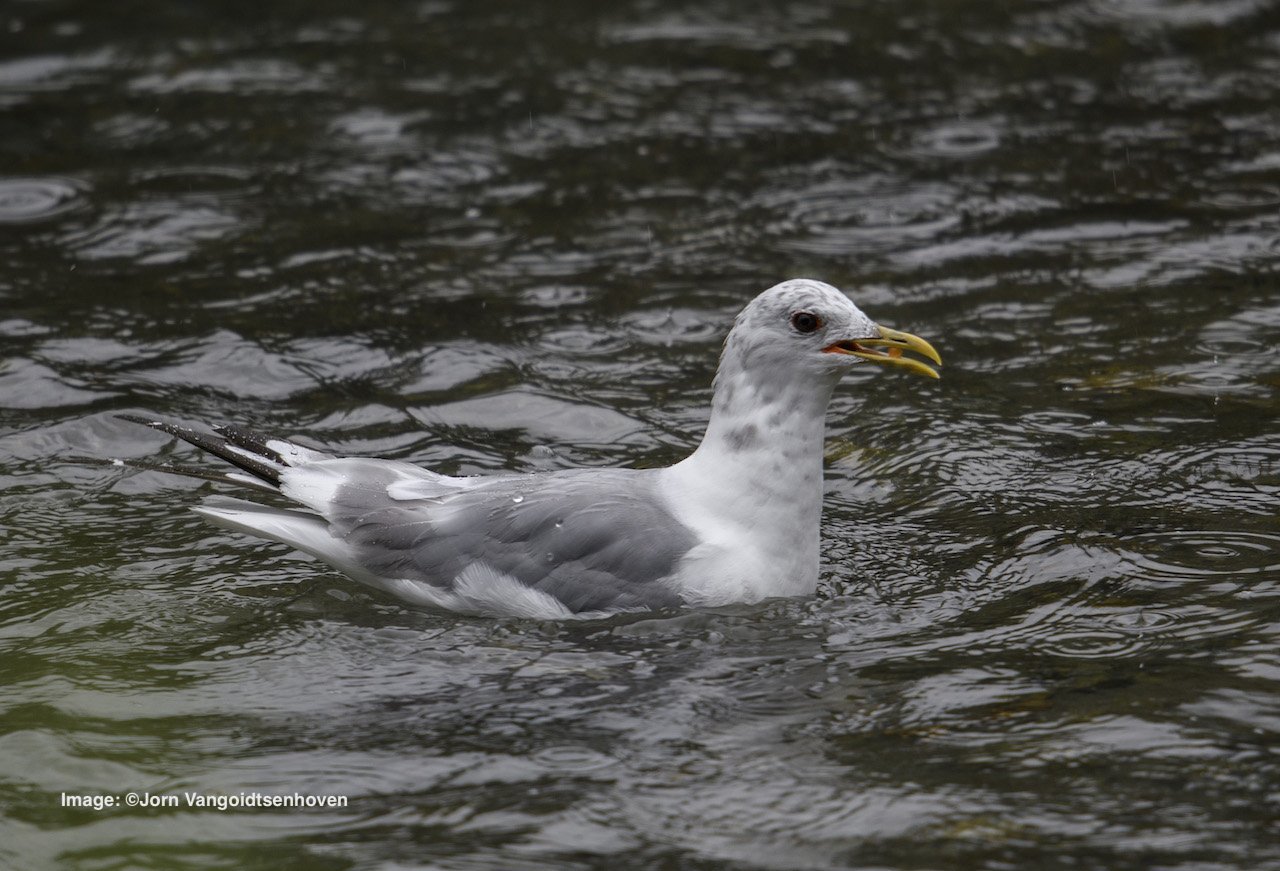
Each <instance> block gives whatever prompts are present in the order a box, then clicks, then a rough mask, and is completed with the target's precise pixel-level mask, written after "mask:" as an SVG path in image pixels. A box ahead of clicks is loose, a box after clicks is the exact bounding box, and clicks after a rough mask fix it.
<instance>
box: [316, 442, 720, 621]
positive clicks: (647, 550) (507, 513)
mask: <svg viewBox="0 0 1280 871" xmlns="http://www.w3.org/2000/svg"><path fill="white" fill-rule="evenodd" d="M373 471H374V470H373V469H368V470H365V473H364V474H362V475H361V476H360V478H359V481H358V483H357V482H355V480H354V479H349V483H346V484H344V485H343V486H341V487H339V488H338V489H337V491H336V492H335V493H334V494H333V497H332V500H331V502H330V504H329V506H328V510H327V511H326V515H327V516H328V519H329V521H330V523H331V530H332V532H333V533H334V534H336V535H338V536H340V537H341V538H343V539H344V540H345V541H346V542H347V544H348V545H349V546H350V547H351V548H352V552H353V554H354V555H355V557H356V558H357V559H358V561H359V562H360V564H361V565H362V566H363V567H364V568H366V569H367V570H368V571H370V572H372V573H374V574H375V575H378V576H381V577H385V578H404V579H411V580H417V581H422V582H426V583H428V584H431V585H432V586H435V587H438V588H441V589H444V590H450V589H452V587H453V586H454V585H455V584H456V582H457V580H458V578H459V577H460V576H462V575H463V573H464V572H465V571H467V570H468V569H474V568H475V567H476V566H483V567H484V568H485V569H486V570H491V571H493V572H497V573H500V574H502V575H505V576H508V577H510V578H513V579H515V580H516V581H518V582H519V583H520V584H523V585H525V586H527V587H529V588H531V589H534V590H538V591H540V592H542V593H545V594H547V595H549V596H552V597H554V598H555V599H556V600H558V601H559V602H561V603H563V605H564V606H565V607H566V608H567V609H569V610H570V611H573V612H575V613H577V612H584V611H616V610H624V609H637V608H662V607H670V606H677V605H679V604H680V599H679V598H678V597H677V596H676V594H675V593H674V592H672V590H671V589H670V588H669V587H668V586H667V585H666V584H664V583H662V581H663V579H664V578H667V577H669V576H670V575H671V574H672V573H673V572H674V571H675V568H676V565H677V563H679V561H680V558H681V557H682V556H684V555H685V553H687V552H688V551H689V550H690V549H691V548H692V547H693V546H694V544H695V543H696V542H695V540H694V538H693V535H692V534H691V533H690V531H689V530H688V528H686V527H685V526H684V525H683V524H681V523H680V522H679V521H678V520H676V518H675V517H673V516H672V515H671V513H670V512H669V511H668V510H667V509H666V507H665V505H664V503H663V501H662V500H661V499H660V498H659V496H658V494H657V492H656V490H655V483H656V481H655V475H656V473H655V472H653V471H649V470H635V469H608V470H606V469H583V470H576V471H568V472H550V473H541V474H533V475H522V476H501V477H494V478H484V479H478V480H477V481H476V483H474V484H472V483H470V480H471V479H467V481H468V485H467V486H466V487H462V488H459V487H457V486H439V485H432V484H431V482H429V481H423V482H421V483H420V484H415V485H414V486H413V487H411V488H409V492H407V493H406V492H405V490H404V488H402V489H400V490H399V491H397V489H396V487H395V486H393V485H395V484H396V482H397V480H402V479H401V478H400V476H399V475H398V474H396V472H395V470H394V469H391V468H389V467H385V466H384V467H383V469H382V470H381V471H382V474H377V473H374V474H370V472H373ZM455 480H456V479H455ZM389 489H390V492H389ZM391 493H396V494H397V495H395V496H393V495H391Z"/></svg>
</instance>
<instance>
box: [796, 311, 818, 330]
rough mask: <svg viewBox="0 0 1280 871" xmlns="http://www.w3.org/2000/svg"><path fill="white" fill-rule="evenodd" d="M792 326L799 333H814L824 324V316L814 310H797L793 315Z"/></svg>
mask: <svg viewBox="0 0 1280 871" xmlns="http://www.w3.org/2000/svg"><path fill="white" fill-rule="evenodd" d="M791 326H793V327H795V328H796V332H798V333H812V332H814V331H816V330H817V329H818V327H820V326H822V318H820V317H818V316H817V315H815V314H814V313H813V312H796V313H795V314H793V315H792V316H791Z"/></svg>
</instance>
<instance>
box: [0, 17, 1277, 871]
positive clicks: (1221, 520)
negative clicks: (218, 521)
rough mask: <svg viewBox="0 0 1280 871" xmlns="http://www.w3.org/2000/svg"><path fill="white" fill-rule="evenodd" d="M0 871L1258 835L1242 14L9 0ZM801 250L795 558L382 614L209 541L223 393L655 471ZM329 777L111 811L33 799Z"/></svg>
mask: <svg viewBox="0 0 1280 871" xmlns="http://www.w3.org/2000/svg"><path fill="white" fill-rule="evenodd" d="M0 255H2V257H3V260H2V261H0V262H2V263H3V268H2V269H0V867H5V868H16V869H27V868H32V869H42V868H68V869H76V871H91V869H92V871H99V869H126V868H128V869H132V868H164V869H168V868H227V869H257V868H262V869H266V868H272V869H274V868H286V867H289V868H292V867H297V868H319V869H345V868H359V869H402V868H433V869H434V868H448V869H532V868H546V869H565V868H602V867H609V868H613V869H622V868H626V869H633V868H634V869H651V868H672V869H674V868H682V869H684V868H688V869H718V868H743V869H747V868H779V869H792V868H893V869H925V868H929V869H932V868H983V869H1004V868H1099V869H1102V868H1106V869H1114V868H1168V869H1174V868H1177V869H1191V868H1196V869H1200V868H1213V869H1257V868H1263V867H1268V866H1270V867H1280V827H1278V824H1277V819H1278V818H1280V654H1278V652H1277V641H1278V640H1280V523H1278V520H1277V517H1278V513H1280V512H1278V510H1277V506H1278V505H1280V425H1278V423H1277V416H1278V411H1280V400H1278V399H1277V388H1280V352H1278V351H1277V344H1278V342H1280V276H1278V272H1280V270H1278V269H1277V263H1278V262H1280V7H1277V5H1276V4H1274V3H1267V2H1262V0H1222V2H1211V0H1202V2H1180V0H1094V2H1083V0H1079V2H1026V3H1007V4H995V3H987V2H944V0H935V2H888V0H883V2H849V3H820V2H793V3H785V4H733V3H727V2H711V3H688V4H680V3H675V2H666V0H634V2H624V3H619V4H596V3H584V2H564V3H556V4H551V3H519V4H518V3H492V2H422V3H416V4H415V3H391V2H385V0H368V2H364V3H360V4H352V3H347V2H342V3H338V2H330V0H317V2H310V3H286V2H279V0H260V2H256V3H245V2H219V3H214V2H208V3H197V2H167V3H160V2H155V3H144V2H124V3H113V4H108V3H91V2H85V0H47V2H16V0H15V2H10V3H7V4H4V5H3V6H0ZM793 275H807V276H813V277H818V278H822V279H825V280H827V281H830V282H832V283H835V284H837V285H839V286H841V287H843V288H845V289H846V290H848V291H849V292H850V293H851V294H852V295H853V296H854V298H855V299H856V300H857V301H858V302H859V303H860V304H861V305H862V306H863V307H864V308H865V309H866V310H867V311H868V312H870V313H871V314H872V315H873V316H874V317H876V318H877V319H879V320H881V321H882V322H884V323H887V324H890V325H894V326H898V327H901V328H904V329H909V330H911V331H913V332H917V333H920V334H921V335H924V336H927V337H928V338H930V339H931V340H933V341H934V342H935V344H936V345H937V346H938V348H939V349H940V350H941V352H942V354H943V356H944V359H945V361H946V364H947V365H946V367H945V370H944V379H943V380H942V381H941V382H938V383H926V382H925V381H924V380H923V379H914V378H909V377H904V376H895V375H894V374H893V373H890V372H877V373H865V374H860V375H859V376H858V377H850V378H849V379H848V380H847V382H846V384H845V385H844V387H843V388H842V389H841V390H840V392H839V393H838V396H837V398H836V401H835V403H834V405H833V408H832V414H831V418H830V427H829V441H830V448H831V451H830V453H831V460H830V464H829V468H828V500H827V513H826V518H825V523H824V538H825V554H824V560H825V561H824V573H823V577H824V581H823V589H822V590H821V592H820V595H819V596H818V597H816V598H814V599H812V600H796V601H778V602H771V603H766V604H764V605H761V606H757V607H744V608H738V609H730V610H728V611H720V612H711V613H697V612H691V613H686V614H680V615H662V616H659V617H653V618H650V619H635V618H629V619H625V620H623V619H620V620H617V621H611V622H609V621H607V622H601V623H590V624H578V625H555V624H535V623H529V622H520V621H488V620H478V619H472V618H465V617H457V616H450V615H441V614H434V613H424V612H418V611H413V610H410V609H407V608H405V607H402V606H400V605H397V604H396V603H394V602H391V601H388V600H384V599H381V598H377V597H375V596H372V595H369V594H367V593H365V592H364V591H363V590H361V589H360V588H358V587H357V586H355V585H354V584H353V583H351V582H349V581H347V580H345V579H343V578H342V577H340V576H337V575H335V574H334V573H332V572H330V571H327V570H324V569H323V568H320V567H318V566H317V565H316V564H315V563H312V562H308V561H304V560H301V559H299V558H298V557H296V556H295V555H291V554H288V553H286V552H284V551H283V550H282V549H281V548H279V547H276V546H273V545H269V544H263V543H257V542H253V541H250V540H248V539H245V538H242V537H238V536H235V535H232V534H230V533H224V532H221V531H218V530H215V529H213V528H211V527H208V526H206V525H203V524H201V523H200V522H199V521H198V519H197V518H195V517H194V516H193V515H191V514H190V513H188V512H187V511H186V510H185V509H186V508H188V507H189V506H191V505H193V504H196V502H198V500H199V497H200V496H201V494H202V493H204V492H208V490H209V487H208V485H202V484H200V483H199V482H194V481H187V480H182V479H174V478H171V477H167V476H163V475H159V474H154V473H141V474H129V473H127V472H125V471H124V470H122V469H118V468H111V467H104V466H93V465H85V464H82V463H79V462H77V460H78V459H80V458H86V457H89V458H93V457H96V458H104V457H123V458H126V459H141V458H146V457H151V456H152V455H154V454H157V453H159V454H160V455H161V456H165V457H167V456H173V457H175V458H179V459H182V460H184V461H186V460H189V459H190V454H189V452H187V451H185V450H183V449H181V448H178V447H177V446H175V445H173V444H171V443H170V442H168V441H166V440H164V439H161V438H160V437H158V436H157V435H156V434H153V433H148V432H146V431H144V430H141V429H139V428H137V427H133V426H131V425H128V424H124V423H121V422H119V421H117V420H115V419H114V418H113V414H115V413H117V412H123V411H133V412H143V411H145V412H152V413H157V414H165V415H170V416H174V417H177V418H180V419H186V420H211V421H234V422H239V423H243V424H247V425H250V426H253V427H254V428H257V429H261V430H265V431H269V432H278V433H280V434H284V435H289V436H294V437H297V438H299V439H301V440H303V441H306V442H310V443H315V444H321V445H325V446H329V447H332V448H334V449H337V450H339V451H343V452H348V453H355V454H369V455H380V456H388V457H396V458H402V459H408V460H413V461H417V462H421V463H425V464H428V465H431V466H433V467H435V468H438V469H440V470H443V471H447V472H453V473H467V474H470V473H477V472H484V471H491V470H498V469H524V470H528V469H539V468H553V467H559V466H571V465H626V464H639V465H660V464H666V463H669V462H672V461H674V460H676V459H679V458H680V457H681V456H683V454H684V453H685V452H687V451H688V450H689V449H690V448H691V447H692V446H693V445H694V444H695V442H696V440H697V438H698V437H699V436H700V434H701V425H702V424H703V422H704V420H705V418H704V415H705V413H706V407H707V402H708V398H709V385H710V378H711V374H712V372H713V368H714V364H715V357H716V353H717V350H718V343H719V341H720V340H721V338H722V337H723V334H724V332H725V330H726V327H727V324H728V321H729V318H730V317H731V316H732V315H733V314H734V313H735V312H736V311H737V310H738V308H739V307H740V306H741V305H742V304H744V303H745V302H746V300H748V299H749V298H750V297H751V296H753V295H754V294H755V293H756V292H757V291H759V290H762V289H763V288H765V287H767V286H769V285H771V284H773V283H774V282H776V281H778V280H780V279H782V278H785V277H789V276H793ZM184 790H185V791H197V792H201V793H204V794H210V795H213V794H217V793H226V794H236V793H239V792H253V791H257V792H264V793H293V792H300V793H306V794H314V795H321V794H341V795H345V796H348V797H349V804H348V806H347V807H345V808H341V809H322V810H244V809H240V810H236V809H232V810H228V811H225V812H223V811H218V810H200V809H189V808H185V807H183V808H153V809H136V808H135V809H130V808H114V809H107V810H102V811H96V810H91V809H78V808H67V807H63V806H62V802H61V798H60V797H61V795H62V794H63V793H73V794H110V795H116V796H123V795H124V794H125V793H126V792H129V791H135V792H151V793H153V794H180V793H181V792H182V791H184Z"/></svg>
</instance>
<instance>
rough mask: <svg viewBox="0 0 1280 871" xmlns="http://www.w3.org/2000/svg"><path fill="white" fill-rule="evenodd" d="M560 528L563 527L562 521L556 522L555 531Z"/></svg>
mask: <svg viewBox="0 0 1280 871" xmlns="http://www.w3.org/2000/svg"><path fill="white" fill-rule="evenodd" d="M562 526H564V521H563V520H557V521H556V529H559V528H560V527H562Z"/></svg>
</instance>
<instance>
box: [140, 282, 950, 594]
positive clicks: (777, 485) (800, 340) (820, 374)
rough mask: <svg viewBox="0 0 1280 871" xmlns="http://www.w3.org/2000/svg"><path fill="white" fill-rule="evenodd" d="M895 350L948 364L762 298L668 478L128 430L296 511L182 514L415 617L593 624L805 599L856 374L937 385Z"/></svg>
mask: <svg viewBox="0 0 1280 871" xmlns="http://www.w3.org/2000/svg"><path fill="white" fill-rule="evenodd" d="M904 351H910V352H913V353H915V354H918V355H920V356H922V357H924V358H926V359H928V360H930V361H932V362H933V363H935V364H938V365H941V362H942V360H941V358H940V357H939V356H938V352H937V351H935V350H934V349H933V347H932V346H931V345H930V344H929V343H928V342H926V341H925V340H924V339H922V338H920V337H918V336H914V335H911V334H910V333H904V332H900V331H898V330H893V329H889V328H888V327H883V326H880V325H878V324H876V323H875V322H874V321H872V320H871V319H870V318H869V317H867V315H865V314H863V312H862V311H861V310H860V309H859V308H858V307H857V306H856V305H854V303H853V302H852V301H851V300H850V299H849V297H848V296H846V295H845V294H844V293H842V292H841V291H839V290H837V289H836V288H835V287H832V286H831V285H829V284H825V283H823V282H820V281H814V280H811V279H792V280H789V281H784V282H782V283H781V284H778V285H775V286H774V287H771V288H770V289H768V290H766V291H764V292H763V293H761V294H760V295H759V296H757V297H756V298H755V299H754V300H752V301H751V302H750V303H749V304H748V305H747V307H746V308H745V309H743V310H742V312H741V314H739V315H738V317H737V319H736V320H735V321H734V324H733V328H732V329H731V330H730V331H729V335H728V337H727V338H726V339H725V342H724V348H723V351H722V353H721V357H720V366H719V369H718V371H717V372H716V376H715V380H714V382H713V387H712V400H711V416H710V420H709V422H708V424H707V429H706V433H705V435H704V436H703V438H702V442H701V443H700V444H699V445H698V447H697V449H696V450H694V452H693V453H692V454H690V455H689V456H688V457H687V458H685V459H684V460H682V461H680V462H678V463H676V464H675V465H673V466H669V467H667V468H661V469H571V470H561V471H554V472H535V473H530V474H498V475H480V476H474V477H453V476H449V475H441V474H438V473H436V472H432V471H430V470H428V469H424V468H422V467H420V466H416V465H413V464H411V463H406V462H401V461H397V460H381V459H370V458H361V457H340V456H335V455H333V454H329V453H325V452H322V451H318V450H313V449H311V448H307V447H303V446H302V445H298V444H295V443H294V442H291V441H287V440H285V439H278V438H269V437H264V436H260V435H257V434H255V433H252V432H249V431H248V430H245V429H242V428H239V427H235V426H216V427H213V430H214V433H213V434H210V433H206V432H202V431H199V430H194V429H190V428H187V427H183V426H178V425H176V424H173V423H169V422H166V421H162V420H153V419H150V418H144V417H138V416H134V415H122V417H124V418H125V419H127V420H130V421H132V422H134V423H140V424H143V425H145V426H149V427H152V428H154V429H157V430H161V431H163V432H165V433H167V434H169V435H171V436H175V437H177V438H180V439H183V440H185V441H187V442H190V443H191V444H193V445H195V446H196V447H198V448H201V449H203V450H205V451H208V452H210V453H212V454H215V455H216V456H218V457H220V458H222V459H223V460H226V461H228V462H230V463H231V464H233V465H234V466H236V467H237V469H236V471H231V472H228V473H226V474H220V475H217V476H216V477H217V478H219V479H221V480H226V481H230V482H232V483H236V484H240V485H254V486H257V487H262V488H266V489H270V490H273V491H276V492H278V493H279V494H280V495H282V496H283V497H284V498H285V499H287V500H289V501H291V502H292V503H293V506H292V507H288V508H281V507H276V506H272V505H266V504H263V503H260V502H254V501H247V500H244V499H237V498H231V497H226V496H212V497H209V498H207V499H206V500H205V501H204V502H203V504H201V505H200V506H198V507H196V508H194V509H193V510H194V511H195V512H196V513H197V514H199V515H201V516H202V517H204V518H205V519H206V520H209V521H211V522H213V523H215V524H217V525H219V526H222V527H225V528H227V529H231V530H235V531H237V532H242V533H247V534H249V535H253V536H258V537H260V538H266V539H271V540H274V541H277V542H280V543H282V544H285V545H288V546H289V547H292V548H294V549H296V550H300V551H303V552H304V553H308V554H311V555H313V556H315V557H318V558H319V559H321V560H323V561H324V562H326V563H328V564H330V565H332V566H333V567H335V568H337V569H338V570H339V571H341V572H343V573H345V574H347V575H349V576H350V577H351V578H354V579H355V580H357V581H359V582H361V583H364V584H366V585H368V586H370V587H372V588H375V589H377V590H381V591H383V592H384V593H387V594H389V595H391V596H393V597H395V598H397V599H399V600H401V601H403V602H407V603H410V604H413V605H420V606H428V607H430V608H436V609H444V610H447V611H455V612H461V613H467V614H478V615H486V616H512V617H524V618H534V619H567V618H583V617H587V618H590V617H600V616H604V615H608V614H612V613H618V612H624V611H642V610H650V609H665V608H679V607H714V606H719V605H726V604H730V603H735V602H746V603H749V602H758V601H760V600H762V599H766V598H772V597H780V596H807V595H812V594H814V592H815V591H816V589H817V585H818V564H819V550H820V539H819V525H820V520H821V512H822V464H823V438H824V429H825V419H826V411H827V405H828V403H829V402H830V399H831V396H832V393H833V391H834V389H835V387H836V384H837V382H839V380H840V378H841V376H842V375H843V374H844V373H845V372H847V371H849V370H850V369H851V368H853V367H854V366H857V365H865V364H867V363H873V364H880V365H883V366H887V367H891V368H898V369H904V370H906V371H908V372H912V373H915V374H918V375H924V376H928V377H932V378H937V377H938V373H937V371H936V370H934V369H933V368H932V367H931V366H929V365H927V364H926V363H924V362H921V361H920V360H918V359H915V358H914V357H909V356H905V355H904V353H903V352H904ZM155 468H162V469H166V470H168V471H177V472H182V471H183V470H178V469H174V468H172V467H164V466H160V467H155ZM196 474H199V475H201V476H202V477H214V476H212V475H210V474H208V473H201V472H197V473H196Z"/></svg>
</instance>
